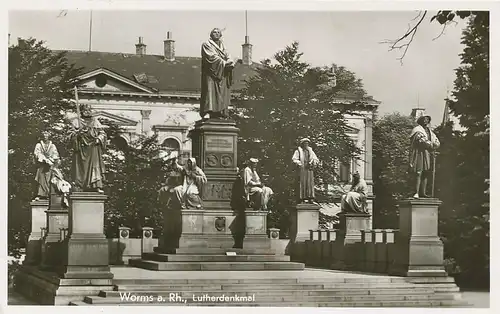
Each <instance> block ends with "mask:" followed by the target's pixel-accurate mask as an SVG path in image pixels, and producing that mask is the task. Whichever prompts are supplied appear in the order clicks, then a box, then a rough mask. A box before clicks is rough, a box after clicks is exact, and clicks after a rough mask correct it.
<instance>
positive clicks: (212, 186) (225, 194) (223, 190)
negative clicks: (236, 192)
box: [203, 182, 233, 200]
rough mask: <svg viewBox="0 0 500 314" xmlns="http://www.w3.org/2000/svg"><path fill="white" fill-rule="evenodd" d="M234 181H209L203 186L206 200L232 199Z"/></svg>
mask: <svg viewBox="0 0 500 314" xmlns="http://www.w3.org/2000/svg"><path fill="white" fill-rule="evenodd" d="M232 188H233V184H232V183H221V182H215V183H211V182H208V183H207V184H205V185H204V186H203V199H204V200H230V199H231V190H232Z"/></svg>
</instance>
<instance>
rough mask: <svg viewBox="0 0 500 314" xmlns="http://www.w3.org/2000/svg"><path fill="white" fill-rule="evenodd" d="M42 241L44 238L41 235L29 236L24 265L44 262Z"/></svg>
mask: <svg viewBox="0 0 500 314" xmlns="http://www.w3.org/2000/svg"><path fill="white" fill-rule="evenodd" d="M42 243H43V240H42V239H41V238H40V237H32V236H31V235H30V236H29V237H28V243H26V258H25V259H24V261H23V265H39V264H40V263H41V262H42Z"/></svg>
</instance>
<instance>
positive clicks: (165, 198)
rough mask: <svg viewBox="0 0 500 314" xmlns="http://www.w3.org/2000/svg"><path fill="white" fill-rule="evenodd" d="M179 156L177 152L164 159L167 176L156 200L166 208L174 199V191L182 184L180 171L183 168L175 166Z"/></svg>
mask: <svg viewBox="0 0 500 314" xmlns="http://www.w3.org/2000/svg"><path fill="white" fill-rule="evenodd" d="M178 157H179V154H178V152H177V151H174V152H172V153H170V154H169V155H168V157H167V159H166V162H167V174H166V176H165V182H164V183H162V187H161V188H160V190H159V191H158V199H159V200H160V202H162V203H163V204H166V207H167V208H168V207H169V206H170V205H171V204H172V199H173V198H174V197H175V194H174V189H175V188H176V187H178V186H180V185H182V184H183V180H182V179H183V177H182V170H183V168H182V167H181V166H179V165H178V164H177V158H178Z"/></svg>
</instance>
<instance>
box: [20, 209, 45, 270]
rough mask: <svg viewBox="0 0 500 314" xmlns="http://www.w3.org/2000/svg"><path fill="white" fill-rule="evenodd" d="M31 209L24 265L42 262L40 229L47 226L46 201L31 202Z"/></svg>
mask: <svg viewBox="0 0 500 314" xmlns="http://www.w3.org/2000/svg"><path fill="white" fill-rule="evenodd" d="M30 207H31V217H30V219H31V230H30V234H29V236H28V241H27V244H26V258H25V260H24V262H23V264H25V265H38V264H40V262H41V261H42V238H43V236H44V234H42V228H46V226H47V215H46V214H45V212H46V211H47V209H48V208H49V201H48V200H40V201H33V202H31V203H30Z"/></svg>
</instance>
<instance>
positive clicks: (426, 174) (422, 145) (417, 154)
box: [410, 116, 440, 198]
mask: <svg viewBox="0 0 500 314" xmlns="http://www.w3.org/2000/svg"><path fill="white" fill-rule="evenodd" d="M430 122H431V117H430V116H421V117H420V118H418V119H417V123H418V125H417V126H416V127H415V128H413V130H412V131H411V134H410V145H411V146H410V172H412V173H413V174H414V175H415V177H416V186H415V194H414V195H413V198H419V197H424V198H426V197H429V195H428V194H427V180H428V179H429V178H430V177H431V174H432V173H433V172H434V171H435V169H434V165H435V158H436V156H435V153H434V152H435V150H436V149H438V148H439V146H440V142H439V139H438V138H437V136H436V134H434V132H432V130H431V129H430V128H429V123H430ZM432 190H434V186H433V187H432Z"/></svg>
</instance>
